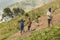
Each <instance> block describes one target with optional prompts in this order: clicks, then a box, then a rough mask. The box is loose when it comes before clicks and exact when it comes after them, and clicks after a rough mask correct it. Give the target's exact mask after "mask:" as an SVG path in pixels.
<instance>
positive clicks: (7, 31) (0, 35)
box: [0, 0, 60, 40]
mask: <svg viewBox="0 0 60 40" xmlns="http://www.w3.org/2000/svg"><path fill="white" fill-rule="evenodd" d="M56 5H57V6H56ZM49 7H51V8H52V9H56V8H60V1H59V0H58V1H57V0H56V1H54V2H52V3H49V4H46V5H44V6H42V7H40V8H37V9H34V10H32V11H29V12H28V14H29V16H30V17H31V18H32V20H34V19H36V16H37V15H38V16H42V15H45V14H46V11H47V9H48V8H49ZM21 18H25V16H24V15H23V16H21V15H20V16H16V17H15V18H14V19H12V20H11V21H9V22H4V23H1V24H0V40H3V39H6V38H7V37H9V36H11V35H12V34H14V33H16V32H17V31H19V28H20V26H19V23H18V20H20V19H21Z"/></svg>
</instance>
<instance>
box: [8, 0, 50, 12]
mask: <svg viewBox="0 0 60 40" xmlns="http://www.w3.org/2000/svg"><path fill="white" fill-rule="evenodd" d="M49 2H51V0H45V1H44V0H23V1H21V2H17V3H15V4H12V5H10V6H8V7H10V8H11V9H13V8H14V7H19V8H22V9H24V10H25V11H26V12H28V11H30V10H32V9H36V8H38V7H40V6H43V5H44V4H47V3H49Z"/></svg>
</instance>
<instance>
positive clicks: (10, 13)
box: [3, 8, 13, 17]
mask: <svg viewBox="0 0 60 40" xmlns="http://www.w3.org/2000/svg"><path fill="white" fill-rule="evenodd" d="M3 12H4V14H3V17H5V16H9V17H13V14H12V11H11V10H10V8H5V9H4V10H3Z"/></svg>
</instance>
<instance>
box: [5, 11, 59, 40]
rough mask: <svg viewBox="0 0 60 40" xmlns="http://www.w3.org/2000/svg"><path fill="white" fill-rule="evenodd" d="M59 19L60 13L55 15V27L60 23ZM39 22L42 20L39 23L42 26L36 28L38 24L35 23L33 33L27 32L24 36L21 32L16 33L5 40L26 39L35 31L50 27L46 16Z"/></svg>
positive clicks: (57, 12)
mask: <svg viewBox="0 0 60 40" xmlns="http://www.w3.org/2000/svg"><path fill="white" fill-rule="evenodd" d="M59 18H60V13H59V11H56V12H55V14H54V15H53V25H56V24H59V23H60V19H59ZM39 20H40V21H39V22H40V26H39V27H37V26H36V25H37V23H36V22H33V24H32V27H31V30H32V31H30V32H26V33H24V34H23V35H22V36H21V34H20V31H19V32H17V33H15V34H14V35H12V36H10V37H9V38H7V39H5V40H15V39H16V38H18V37H23V36H24V37H25V36H28V35H30V34H31V33H32V32H33V31H35V30H39V29H43V28H46V27H47V26H48V24H47V17H46V16H45V15H44V16H42V17H41V18H39ZM26 29H27V28H25V30H26ZM33 29H34V30H33ZM27 34H28V35H27Z"/></svg>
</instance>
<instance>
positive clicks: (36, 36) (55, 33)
mask: <svg viewBox="0 0 60 40" xmlns="http://www.w3.org/2000/svg"><path fill="white" fill-rule="evenodd" d="M16 40H60V25H57V26H54V27H51V28H46V29H42V30H37V31H35V32H33V33H32V34H31V35H30V36H26V37H23V38H20V37H19V38H17V39H16Z"/></svg>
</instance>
